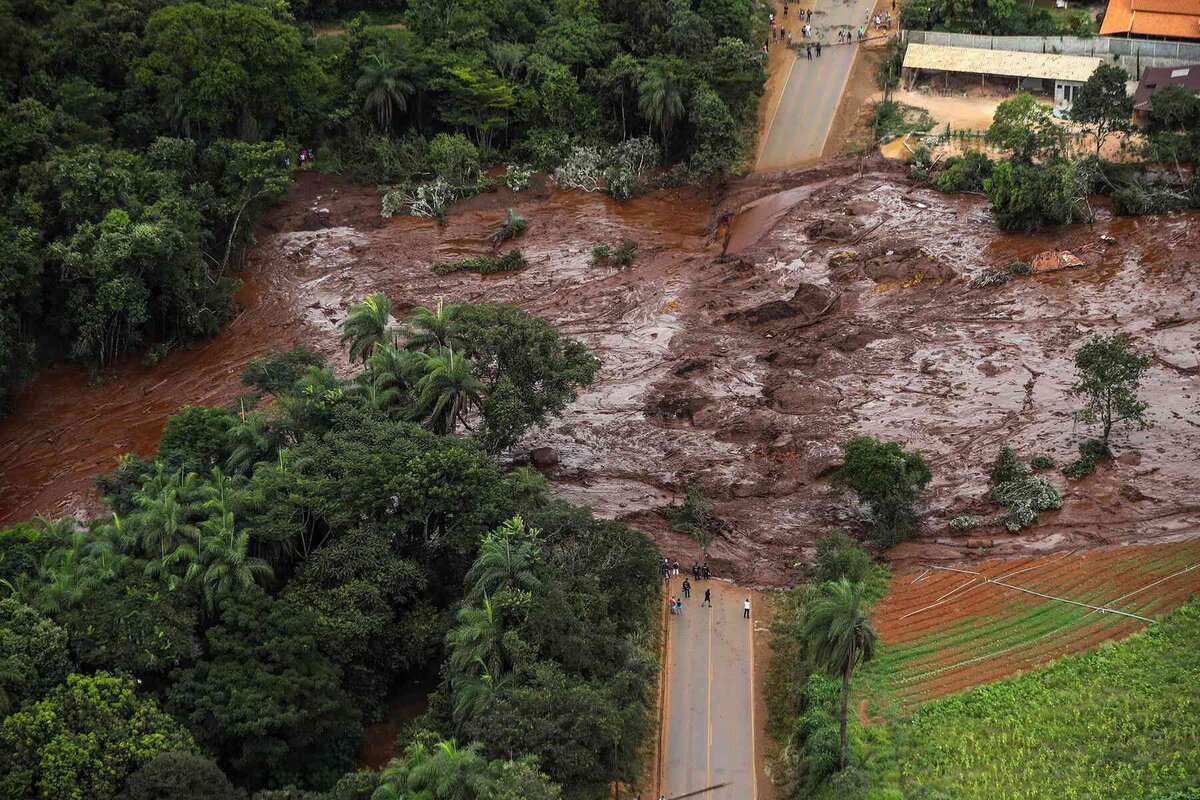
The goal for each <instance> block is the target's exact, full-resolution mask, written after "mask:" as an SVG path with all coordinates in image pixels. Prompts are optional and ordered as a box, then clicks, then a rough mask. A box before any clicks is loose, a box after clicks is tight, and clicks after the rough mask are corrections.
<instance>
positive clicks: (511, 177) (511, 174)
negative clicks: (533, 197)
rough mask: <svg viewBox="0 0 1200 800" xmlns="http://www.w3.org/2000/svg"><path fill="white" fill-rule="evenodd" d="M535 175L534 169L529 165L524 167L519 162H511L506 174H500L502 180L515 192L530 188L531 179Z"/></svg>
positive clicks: (505, 171)
mask: <svg viewBox="0 0 1200 800" xmlns="http://www.w3.org/2000/svg"><path fill="white" fill-rule="evenodd" d="M532 177H533V170H531V169H529V168H528V167H522V166H520V165H518V164H509V165H508V166H507V167H506V168H505V170H504V174H503V175H501V176H500V182H501V183H503V184H504V185H505V186H507V187H508V188H509V190H510V191H513V192H523V191H525V190H526V189H528V188H529V181H530V179H531V178H532Z"/></svg>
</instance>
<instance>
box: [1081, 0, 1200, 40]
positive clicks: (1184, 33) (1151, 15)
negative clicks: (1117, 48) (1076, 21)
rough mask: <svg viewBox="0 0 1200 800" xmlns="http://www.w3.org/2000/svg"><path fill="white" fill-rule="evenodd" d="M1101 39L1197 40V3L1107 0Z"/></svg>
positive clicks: (1199, 5)
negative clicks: (1150, 37)
mask: <svg viewBox="0 0 1200 800" xmlns="http://www.w3.org/2000/svg"><path fill="white" fill-rule="evenodd" d="M1100 35H1101V36H1113V35H1117V36H1121V35H1133V36H1162V37H1166V38H1168V39H1200V0H1109V2H1108V10H1107V11H1105V12H1104V24H1103V25H1102V26H1101V27H1100Z"/></svg>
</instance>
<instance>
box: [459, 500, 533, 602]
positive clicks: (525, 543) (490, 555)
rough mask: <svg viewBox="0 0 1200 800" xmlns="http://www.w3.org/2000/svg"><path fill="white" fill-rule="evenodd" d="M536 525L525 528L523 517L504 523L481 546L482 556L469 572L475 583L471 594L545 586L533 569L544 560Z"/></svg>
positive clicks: (470, 578)
mask: <svg viewBox="0 0 1200 800" xmlns="http://www.w3.org/2000/svg"><path fill="white" fill-rule="evenodd" d="M537 537H538V531H537V529H536V528H526V527H525V523H524V522H523V521H522V520H521V518H520V517H513V518H512V519H510V520H508V521H506V522H504V523H503V524H502V525H501V526H500V527H499V528H497V529H496V530H495V532H493V533H489V534H488V535H487V537H486V538H484V540H483V544H481V545H480V546H479V555H478V556H476V557H475V563H474V564H472V565H471V569H470V571H469V572H467V583H469V584H473V588H472V589H471V593H470V597H471V598H473V599H477V598H479V597H481V596H486V595H494V594H496V593H497V592H499V591H501V590H502V589H508V588H513V589H520V590H524V591H530V592H531V591H533V590H535V589H537V588H538V587H540V586H541V585H542V582H541V581H540V580H539V579H538V577H537V575H535V574H534V568H535V566H536V565H537V564H539V563H541V560H542V549H541V547H540V546H539V545H538V538H537Z"/></svg>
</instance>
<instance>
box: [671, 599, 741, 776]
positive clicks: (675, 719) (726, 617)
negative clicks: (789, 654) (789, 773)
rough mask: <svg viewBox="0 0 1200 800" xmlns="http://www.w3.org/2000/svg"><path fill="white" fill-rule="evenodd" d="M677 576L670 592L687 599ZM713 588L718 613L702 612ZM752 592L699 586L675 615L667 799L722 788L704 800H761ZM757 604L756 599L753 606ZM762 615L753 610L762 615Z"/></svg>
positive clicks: (672, 627)
mask: <svg viewBox="0 0 1200 800" xmlns="http://www.w3.org/2000/svg"><path fill="white" fill-rule="evenodd" d="M681 583H682V580H681V578H672V579H671V586H670V588H669V589H668V592H669V593H670V594H679V593H681V591H682V590H681V589H680V586H681ZM706 588H707V589H711V590H712V595H713V607H712V608H711V609H709V608H704V607H701V605H700V603H701V602H702V601H703V599H704V590H705V589H706ZM746 596H747V593H746V592H745V591H743V590H741V589H738V588H737V587H736V586H732V585H730V584H728V583H724V582H723V581H707V582H705V581H700V582H698V583H697V585H696V586H694V587H693V589H692V596H691V598H690V599H686V600H684V601H683V614H682V615H681V616H672V617H671V618H670V624H671V631H670V637H671V648H670V656H669V661H670V666H669V670H670V672H669V685H670V689H669V692H668V700H667V717H666V719H667V725H666V793H667V797H678V796H679V795H683V794H687V793H689V792H696V791H698V790H702V789H705V788H707V787H711V786H715V785H717V784H722V783H724V784H728V785H726V786H724V787H722V788H720V789H716V790H714V791H710V792H705V793H702V794H698V795H696V797H697V798H699V799H700V800H756V798H757V796H758V792H757V787H756V786H755V779H754V764H755V752H754V729H755V724H756V723H755V719H754V706H753V702H752V700H753V697H754V686H753V683H752V676H753V672H754V668H753V665H754V662H753V655H752V653H753V648H752V645H751V642H752V638H751V637H752V636H753V625H754V620H753V619H748V620H747V619H742V602H743V600H745V598H746ZM757 600H758V597H757V596H754V601H755V602H756V601H757ZM757 611H758V609H752V612H753V613H757Z"/></svg>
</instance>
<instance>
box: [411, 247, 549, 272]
mask: <svg viewBox="0 0 1200 800" xmlns="http://www.w3.org/2000/svg"><path fill="white" fill-rule="evenodd" d="M527 266H529V263H528V262H527V261H526V260H525V256H524V254H522V253H521V251H520V250H513V251H512V252H509V253H505V254H504V255H502V256H472V257H470V258H463V259H459V260H458V261H442V262H440V263H437V264H434V265H433V268H432V269H433V271H434V272H435V273H436V274H438V275H449V274H450V273H452V272H478V273H479V274H480V275H493V274H495V273H497V272H519V271H520V270H523V269H525V267H527Z"/></svg>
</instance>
